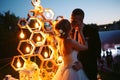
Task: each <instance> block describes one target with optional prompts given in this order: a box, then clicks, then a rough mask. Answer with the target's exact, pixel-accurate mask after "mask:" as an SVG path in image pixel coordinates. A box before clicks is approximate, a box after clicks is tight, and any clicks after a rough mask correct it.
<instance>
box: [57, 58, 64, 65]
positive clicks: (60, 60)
mask: <svg viewBox="0 0 120 80" xmlns="http://www.w3.org/2000/svg"><path fill="white" fill-rule="evenodd" d="M62 62H63V58H62V56H59V57H58V64H59V63H62Z"/></svg>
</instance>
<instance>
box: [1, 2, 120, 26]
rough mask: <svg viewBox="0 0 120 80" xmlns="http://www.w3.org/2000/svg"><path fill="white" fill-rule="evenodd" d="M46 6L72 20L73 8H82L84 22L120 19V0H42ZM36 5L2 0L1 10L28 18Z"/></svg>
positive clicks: (104, 22) (42, 3)
mask: <svg viewBox="0 0 120 80" xmlns="http://www.w3.org/2000/svg"><path fill="white" fill-rule="evenodd" d="M41 5H42V6H43V7H44V8H51V9H52V10H53V12H54V13H55V16H54V18H56V17H57V16H59V15H62V16H64V18H67V19H69V20H70V15H71V12H72V10H73V9H75V8H81V9H83V10H84V12H85V19H84V23H86V24H90V23H96V24H98V25H100V24H108V23H112V22H113V21H118V20H120V0H41ZM33 8H34V7H33V6H32V4H31V0H0V12H1V13H4V12H6V11H8V10H9V11H10V12H12V13H14V14H15V15H16V16H19V17H21V18H26V17H27V14H28V11H29V10H31V9H33Z"/></svg>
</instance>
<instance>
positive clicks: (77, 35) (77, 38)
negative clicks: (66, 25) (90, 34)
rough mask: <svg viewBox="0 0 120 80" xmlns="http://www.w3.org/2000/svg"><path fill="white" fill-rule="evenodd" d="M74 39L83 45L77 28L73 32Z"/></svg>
mask: <svg viewBox="0 0 120 80" xmlns="http://www.w3.org/2000/svg"><path fill="white" fill-rule="evenodd" d="M74 40H76V41H78V43H80V44H83V45H85V42H84V40H83V36H82V35H81V34H80V33H79V32H78V31H77V30H75V33H74Z"/></svg>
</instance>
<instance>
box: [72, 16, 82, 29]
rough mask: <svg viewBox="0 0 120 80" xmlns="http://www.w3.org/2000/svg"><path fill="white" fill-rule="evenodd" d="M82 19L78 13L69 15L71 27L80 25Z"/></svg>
mask: <svg viewBox="0 0 120 80" xmlns="http://www.w3.org/2000/svg"><path fill="white" fill-rule="evenodd" d="M82 24H83V20H82V18H81V16H80V15H76V16H71V25H72V27H73V28H76V27H81V25H82Z"/></svg>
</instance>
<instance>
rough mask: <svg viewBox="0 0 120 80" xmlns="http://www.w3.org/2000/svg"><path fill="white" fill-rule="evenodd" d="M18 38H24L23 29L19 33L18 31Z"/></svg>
mask: <svg viewBox="0 0 120 80" xmlns="http://www.w3.org/2000/svg"><path fill="white" fill-rule="evenodd" d="M20 38H22V39H23V38H25V35H24V33H23V31H21V33H20Z"/></svg>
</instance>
